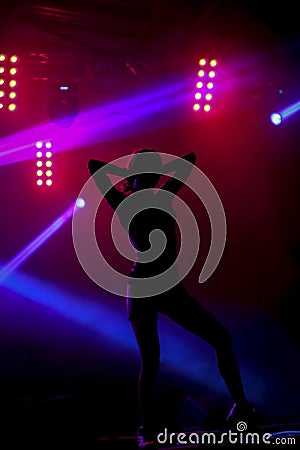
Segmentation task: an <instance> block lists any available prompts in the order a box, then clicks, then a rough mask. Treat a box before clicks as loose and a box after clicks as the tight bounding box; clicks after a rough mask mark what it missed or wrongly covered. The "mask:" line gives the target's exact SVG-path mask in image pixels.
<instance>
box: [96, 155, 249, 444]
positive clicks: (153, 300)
mask: <svg viewBox="0 0 300 450" xmlns="http://www.w3.org/2000/svg"><path fill="white" fill-rule="evenodd" d="M145 154H147V158H148V159H147V158H145ZM182 159H184V160H186V161H189V162H190V163H192V164H195V161H196V157H195V154H194V153H189V154H187V155H185V156H183V157H182V158H175V159H174V160H173V161H171V162H168V163H166V164H165V165H164V166H163V165H162V161H161V158H160V156H159V154H158V153H157V152H156V151H155V150H152V149H143V150H141V151H139V152H135V153H134V154H133V155H132V158H131V161H130V164H129V167H128V169H121V168H119V167H116V166H114V165H112V164H106V163H104V162H102V161H98V160H94V159H92V160H90V161H89V164H88V167H89V171H90V173H91V175H94V179H95V182H96V184H97V186H98V187H99V189H100V190H101V191H102V192H106V191H107V190H108V189H109V187H110V190H109V191H108V192H107V194H105V198H106V200H107V201H108V203H109V205H110V206H111V207H112V208H113V209H116V208H117V207H118V206H119V205H120V204H121V202H122V201H123V200H124V199H125V198H126V197H127V195H130V194H131V193H134V192H138V191H141V190H143V189H147V191H145V193H146V192H147V195H145V196H143V207H144V208H146V209H144V210H143V211H141V212H139V213H138V214H136V215H135V217H134V218H133V219H132V221H131V224H130V227H129V237H130V240H131V242H132V244H133V246H134V247H135V249H136V251H137V259H136V261H135V263H134V265H133V268H132V271H131V274H130V277H129V283H128V295H127V308H128V316H129V320H130V321H131V325H132V329H133V332H134V335H135V338H136V341H137V345H138V347H139V350H140V355H141V363H142V364H141V371H140V376H139V383H138V387H139V389H138V398H139V406H140V413H141V421H142V427H141V428H142V433H141V439H140V443H139V447H140V448H154V447H155V421H154V408H153V407H154V404H153V403H154V389H155V378H156V374H157V371H158V368H159V363H160V343H159V336H158V330H157V315H158V313H163V314H166V315H167V316H169V317H170V318H171V319H173V320H174V321H175V322H176V323H178V324H179V325H181V326H182V327H183V328H185V329H186V330H188V331H190V332H192V333H193V334H195V335H197V336H199V337H200V338H202V339H204V340H205V341H206V342H208V343H209V344H210V345H211V346H212V347H213V348H214V349H215V351H216V356H217V362H218V368H219V372H220V374H221V376H222V377H223V379H224V381H225V384H226V386H227V388H228V391H229V393H230V395H231V397H232V400H233V402H234V405H233V408H232V410H231V412H230V414H229V420H237V421H238V420H241V418H243V419H244V420H247V417H248V416H249V415H250V414H251V411H252V406H251V405H249V403H248V402H247V400H246V396H245V393H244V388H243V384H242V380H241V376H240V370H239V366H238V363H237V360H236V356H235V353H234V350H233V346H232V341H231V335H230V332H229V331H228V330H227V329H226V328H225V327H224V326H223V325H221V324H220V323H219V322H218V320H217V319H216V318H215V317H214V316H213V315H212V314H211V313H210V312H208V311H207V310H206V309H205V308H204V307H203V306H202V305H201V304H200V303H199V302H198V301H196V300H195V299H194V298H192V297H190V296H189V295H188V293H187V292H186V290H185V288H184V286H183V284H182V283H181V282H179V283H177V284H176V285H175V287H173V288H171V289H169V290H168V291H166V292H164V293H162V294H159V295H155V296H151V297H146V298H135V296H134V295H132V294H134V292H133V291H134V280H135V279H136V278H147V277H152V276H155V275H157V274H159V273H162V272H163V271H165V270H167V269H168V268H169V267H171V266H172V264H173V263H174V261H175V260H176V234H175V223H176V219H175V218H174V217H172V214H169V213H167V212H166V210H168V211H169V210H170V205H168V206H167V207H166V210H162V209H155V208H154V207H153V206H152V205H153V196H155V195H158V193H159V190H158V191H157V190H156V192H155V191H154V188H155V187H156V185H157V183H158V181H159V179H160V175H159V174H158V173H159V172H160V171H163V173H166V174H169V173H171V172H175V174H177V175H179V176H180V179H181V180H186V179H187V178H188V176H189V173H190V171H188V170H187V166H189V167H190V168H191V167H192V164H190V165H186V164H182ZM143 165H144V166H143ZM104 167H105V168H104ZM143 167H144V172H146V171H148V170H149V167H150V168H151V170H152V168H155V170H154V169H153V173H148V172H147V173H139V174H137V175H132V176H131V175H130V174H131V172H132V171H133V170H135V169H137V168H138V169H139V170H141V169H142V168H143ZM100 168H104V169H103V170H102V171H101V172H100V175H99V176H97V171H98V170H99V169H100ZM156 171H157V172H158V173H154V172H156ZM141 172H142V170H141ZM160 173H161V172H160ZM107 174H112V175H118V176H121V177H124V178H126V183H125V189H124V190H123V192H121V191H119V190H118V189H117V188H115V187H114V186H112V184H111V182H110V180H109V177H108V176H107ZM183 184H184V182H183V181H180V180H178V179H177V178H176V177H175V176H174V177H171V178H169V180H168V181H167V182H166V183H165V184H164V185H163V186H162V187H161V188H160V189H163V190H165V191H168V192H169V193H170V194H171V196H172V195H176V194H177V192H178V191H179V189H180V188H181V187H182V186H183ZM171 196H169V198H170V197H171ZM147 204H148V205H149V208H147ZM120 219H121V222H122V218H120ZM155 229H160V230H162V231H163V233H164V234H165V236H166V239H167V241H166V246H165V249H164V251H163V252H162V254H161V255H160V256H159V257H158V258H157V259H156V260H155V261H152V262H141V261H140V260H139V252H145V251H146V250H148V249H149V247H150V242H149V235H150V233H151V231H153V230H155Z"/></svg>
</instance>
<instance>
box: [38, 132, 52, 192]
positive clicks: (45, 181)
mask: <svg viewBox="0 0 300 450" xmlns="http://www.w3.org/2000/svg"><path fill="white" fill-rule="evenodd" d="M35 147H36V149H37V150H38V151H37V152H36V158H37V161H36V166H37V167H38V169H39V170H37V171H36V176H37V177H38V178H37V181H36V184H37V186H44V185H46V186H52V184H53V179H52V175H53V170H52V164H53V162H52V151H49V148H52V143H51V142H50V141H46V142H43V141H38V142H36V143H35ZM44 149H45V151H43V150H44ZM43 166H46V168H47V169H46V170H42V169H41V168H42V167H43ZM50 167H51V169H50Z"/></svg>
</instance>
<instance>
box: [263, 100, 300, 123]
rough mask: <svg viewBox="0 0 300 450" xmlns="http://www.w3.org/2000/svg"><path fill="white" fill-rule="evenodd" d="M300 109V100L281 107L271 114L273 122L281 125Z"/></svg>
mask: <svg viewBox="0 0 300 450" xmlns="http://www.w3.org/2000/svg"><path fill="white" fill-rule="evenodd" d="M299 111H300V101H299V102H296V103H293V104H292V105H289V106H287V107H286V108H283V109H281V110H280V111H278V112H275V113H272V114H271V116H270V119H271V122H272V123H273V124H274V125H280V124H281V123H282V122H283V121H284V120H287V119H289V118H290V117H291V116H293V115H294V114H296V113H297V112H299Z"/></svg>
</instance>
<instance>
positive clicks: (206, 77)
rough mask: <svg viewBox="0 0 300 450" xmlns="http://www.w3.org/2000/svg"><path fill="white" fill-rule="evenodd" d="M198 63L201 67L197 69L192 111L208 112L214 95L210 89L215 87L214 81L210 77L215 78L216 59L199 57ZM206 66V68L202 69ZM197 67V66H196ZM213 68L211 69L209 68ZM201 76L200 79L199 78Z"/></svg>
mask: <svg viewBox="0 0 300 450" xmlns="http://www.w3.org/2000/svg"><path fill="white" fill-rule="evenodd" d="M199 65H200V66H201V69H200V70H198V72H197V74H198V80H197V81H196V92H195V93H194V98H195V99H196V100H197V103H194V105H193V109H194V111H197V112H198V111H204V112H209V111H211V109H212V104H211V102H212V100H213V98H214V95H212V90H214V89H215V83H213V82H212V81H211V79H215V78H217V73H216V69H215V68H216V66H217V65H218V62H217V60H216V59H210V60H209V59H207V58H200V59H199ZM205 66H207V67H208V70H204V69H205V68H206V67H205ZM198 67H199V66H198ZM212 68H213V69H214V70H211V69H212ZM199 78H201V80H199Z"/></svg>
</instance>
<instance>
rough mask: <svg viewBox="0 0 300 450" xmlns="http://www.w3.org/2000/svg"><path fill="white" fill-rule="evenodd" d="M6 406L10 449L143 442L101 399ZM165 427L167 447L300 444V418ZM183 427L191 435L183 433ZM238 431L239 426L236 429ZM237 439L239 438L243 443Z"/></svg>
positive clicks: (1, 436) (5, 440)
mask: <svg viewBox="0 0 300 450" xmlns="http://www.w3.org/2000/svg"><path fill="white" fill-rule="evenodd" d="M0 408H1V410H0V412H1V417H0V419H1V433H0V448H3V449H5V450H10V449H11V450H15V449H16V450H17V449H23V448H30V449H37V448H39V449H45V448H49V449H50V448H51V449H57V450H60V449H64V450H69V449H75V448H76V449H77V448H79V449H80V448H82V449H83V450H97V449H99V450H118V449H120V450H122V449H124V450H126V449H128V450H129V449H133V450H134V449H137V448H138V442H137V437H136V436H135V433H134V432H133V430H132V429H131V430H129V429H128V430H126V429H125V428H126V427H123V431H124V432H123V433H119V431H120V430H122V425H121V426H120V424H119V423H116V424H115V427H114V424H113V423H111V424H110V427H109V426H108V425H107V423H105V416H106V413H105V411H101V409H99V407H98V408H97V406H96V403H94V404H93V402H91V401H87V400H82V399H81V400H80V401H79V400H78V399H74V398H72V397H68V396H59V397H55V398H39V399H37V398H35V399H32V398H23V399H14V400H5V401H4V400H3V401H1V402H0ZM128 414H130V412H129V413H128ZM134 420H135V418H134ZM134 420H133V421H132V422H134ZM129 422H130V418H128V417H126V418H125V417H124V423H129ZM127 431H128V432H127ZM161 431H162V433H163V434H162V435H161V437H160V445H159V448H164V449H178V448H184V449H191V448H201V447H221V448H223V447H237V448H240V447H241V446H243V447H244V446H245V447H248V448H249V447H250V448H251V447H256V448H262V447H268V446H269V445H270V444H273V445H276V448H287V447H288V446H296V445H299V442H300V423H281V424H271V423H270V424H260V425H259V426H258V427H257V428H255V430H248V431H246V430H245V431H241V432H239V433H236V434H231V435H229V434H228V433H229V431H228V430H226V429H225V428H224V429H217V430H216V429H203V428H202V429H200V428H199V427H193V428H190V429H189V430H184V429H183V430H178V429H177V430H175V432H173V430H169V429H168V431H167V432H166V431H165V429H163V430H161ZM182 432H184V433H185V435H182V434H181V435H180V434H179V433H182ZM234 432H236V430H233V431H232V433H234ZM248 432H249V433H250V432H252V433H256V435H254V436H253V437H251V435H247V433H248ZM171 433H173V434H172V435H171ZM224 433H226V434H224ZM271 435H272V436H271ZM241 436H242V437H241ZM247 436H248V437H247ZM264 437H266V438H265V439H266V441H264ZM197 439H198V440H197ZM236 439H239V442H238V443H236ZM252 439H253V443H252V441H251V440H252ZM241 440H243V441H241ZM246 440H248V442H246ZM242 442H244V444H242ZM269 448H270V447H269ZM271 448H272V447H271ZM294 448H295V447H294Z"/></svg>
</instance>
